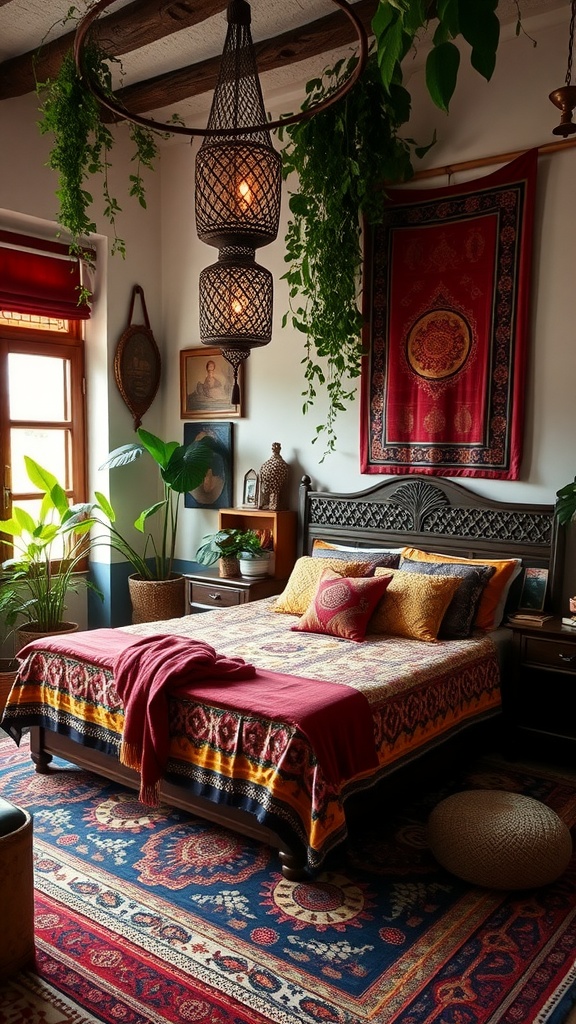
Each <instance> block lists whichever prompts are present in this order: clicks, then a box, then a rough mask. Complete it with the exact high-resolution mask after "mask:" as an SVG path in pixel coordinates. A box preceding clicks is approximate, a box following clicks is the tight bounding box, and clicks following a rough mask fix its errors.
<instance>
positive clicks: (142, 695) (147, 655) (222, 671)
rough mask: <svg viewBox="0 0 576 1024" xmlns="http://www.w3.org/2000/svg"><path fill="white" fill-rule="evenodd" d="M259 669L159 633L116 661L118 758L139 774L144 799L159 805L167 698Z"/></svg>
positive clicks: (165, 748) (165, 753)
mask: <svg viewBox="0 0 576 1024" xmlns="http://www.w3.org/2000/svg"><path fill="white" fill-rule="evenodd" d="M255 675H256V669H255V668H254V666H253V665H249V664H248V663H247V662H245V661H243V660H242V658H227V657H226V656H225V655H222V654H217V653H216V651H215V650H214V648H213V647H211V646H210V644H207V643H204V641H203V640H189V639H187V637H183V636H170V635H162V634H160V635H157V636H152V637H142V638H139V639H138V638H137V639H136V642H135V643H133V644H131V645H130V646H129V647H127V648H126V650H125V651H122V652H121V653H120V654H119V655H118V656H117V657H116V659H115V661H114V683H115V686H116V690H117V691H118V696H119V697H120V700H121V701H122V703H123V704H124V731H123V735H122V746H121V748H120V760H121V762H122V764H125V765H127V767H128V768H135V769H136V771H139V772H140V775H141V781H140V800H141V801H142V803H144V804H149V805H152V806H154V805H155V804H157V803H158V796H159V785H160V778H161V776H162V772H163V770H164V766H165V764H166V761H167V760H168V752H169V749H170V731H169V719H168V698H169V697H175V696H178V694H179V692H180V690H181V689H183V690H184V691H185V692H186V691H187V692H188V693H190V691H191V690H193V688H194V686H195V685H196V684H197V683H198V682H200V681H202V680H206V679H211V680H215V681H217V683H218V684H219V685H223V684H226V683H231V682H233V681H234V680H237V679H252V678H253V677H254V676H255Z"/></svg>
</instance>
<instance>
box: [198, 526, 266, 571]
mask: <svg viewBox="0 0 576 1024" xmlns="http://www.w3.org/2000/svg"><path fill="white" fill-rule="evenodd" d="M269 557H270V552H269V551H266V550H265V549H264V548H263V547H262V544H261V542H260V538H259V536H258V534H257V533H256V531H255V530H240V529H236V528H232V527H230V528H226V529H223V530H218V531H217V532H216V533H208V534H206V536H205V537H203V538H202V543H201V544H200V547H199V548H198V550H197V552H196V555H195V558H196V561H197V562H200V564H201V565H214V563H215V562H219V571H220V575H221V576H228V577H230V576H238V574H239V573H241V574H242V575H243V576H253V575H257V576H265V575H266V574H267V571H268V562H269ZM248 562H250V563H251V564H252V567H257V568H259V567H260V565H261V564H262V563H265V565H266V569H265V571H264V572H262V571H259V572H255V573H254V572H250V571H248V572H245V569H246V568H247V566H248Z"/></svg>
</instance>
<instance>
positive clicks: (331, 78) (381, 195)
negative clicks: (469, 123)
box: [280, 0, 521, 461]
mask: <svg viewBox="0 0 576 1024" xmlns="http://www.w3.org/2000/svg"><path fill="white" fill-rule="evenodd" d="M497 2H498V0H379V4H378V7H377V9H376V13H375V16H374V19H373V22H372V30H373V33H374V36H375V40H376V47H375V50H374V52H373V53H372V54H371V56H370V57H369V60H368V63H367V67H366V69H365V71H364V72H363V74H362V75H361V77H360V79H359V80H358V82H357V83H356V84H355V86H354V87H353V89H351V90H350V92H348V93H347V94H346V96H345V97H344V98H343V99H342V100H340V101H339V102H337V103H335V104H333V105H332V106H331V107H329V108H328V109H327V110H325V111H323V112H322V113H320V114H317V115H315V116H314V117H311V118H310V119H309V120H305V121H303V122H300V123H299V124H296V125H290V126H286V128H284V129H283V130H282V131H281V132H280V137H281V139H282V140H284V139H286V140H287V143H286V146H285V148H284V149H283V153H282V156H283V174H284V177H285V178H288V176H289V175H290V174H292V173H295V174H297V175H298V184H297V190H296V191H295V192H293V193H292V194H291V195H290V200H289V208H290V213H291V220H290V221H289V224H288V230H287V234H286V255H285V259H286V261H287V262H288V263H289V264H290V269H289V270H288V271H287V273H286V274H285V275H284V279H285V280H286V281H287V282H288V285H289V310H288V312H287V313H286V314H285V316H284V319H283V325H285V324H286V323H287V322H288V320H289V319H290V321H291V323H292V326H293V327H294V328H295V329H296V330H297V331H299V332H301V333H302V334H303V335H304V336H305V342H304V353H305V354H304V358H303V359H302V364H303V366H304V377H305V381H306V388H305V390H304V391H303V392H302V396H303V398H304V403H303V412H304V413H306V412H308V411H310V409H311V407H312V406H313V405H314V401H315V399H316V398H317V396H318V391H319V390H320V389H321V388H325V389H326V392H327V394H328V411H327V415H326V419H325V422H323V423H321V424H319V425H318V426H317V427H316V430H315V435H314V437H313V443H314V442H316V441H317V440H318V438H319V437H320V436H322V438H323V440H324V443H325V451H324V455H323V456H322V460H323V459H324V457H325V456H326V455H327V454H329V453H330V452H333V451H334V450H335V448H336V440H337V438H336V432H335V421H336V419H337V416H338V414H339V413H341V412H343V411H344V410H345V408H346V405H347V403H350V402H351V401H352V400H353V399H354V397H355V394H356V387H355V383H354V382H355V380H356V379H357V378H358V376H359V375H360V367H361V358H362V344H361V330H362V317H361V312H360V287H361V286H360V279H361V267H362V251H361V227H360V224H361V218H362V217H364V218H365V219H366V221H367V223H369V224H374V223H378V222H379V221H381V219H382V212H383V208H384V204H385V201H386V194H385V191H384V189H383V188H382V184H383V183H384V182H388V183H390V184H401V183H402V182H406V181H407V180H409V178H411V177H412V176H413V166H412V158H413V156H422V155H423V154H424V153H426V152H427V150H428V149H429V148H430V147H429V145H428V146H425V147H418V146H417V145H416V143H415V142H414V140H412V139H402V138H400V136H399V134H398V132H399V130H400V129H401V127H402V125H404V124H405V123H406V122H407V121H408V119H409V116H410V107H411V97H410V94H409V93H408V91H407V90H406V89H405V88H404V86H403V85H402V79H403V75H402V61H403V60H404V58H405V57H406V55H407V54H409V53H410V52H411V51H413V50H414V48H415V46H416V45H417V42H418V39H419V37H420V36H421V35H422V34H423V32H424V31H425V30H426V29H428V27H429V25H430V22H432V21H434V22H436V27H435V31H434V34H433V37H432V45H431V48H430V52H429V54H428V57H427V60H426V85H427V89H428V91H429V93H430V96H431V98H432V100H433V101H434V103H435V104H436V105H437V106H438V107H439V108H440V109H441V110H444V111H445V112H448V108H449V104H450V100H451V98H452V95H453V92H454V89H455V86H456V80H457V75H458V69H459V65H460V51H459V49H458V47H457V46H456V45H455V43H454V39H456V38H457V37H458V36H461V37H462V38H463V39H464V40H465V42H466V43H468V44H469V46H470V61H471V64H472V67H473V68H475V69H476V70H477V71H478V72H479V73H480V74H481V75H483V77H484V78H486V79H489V78H490V77H491V75H492V72H493V70H494V66H495V62H496V50H497V48H498V42H499V29H500V23H499V21H498V18H497V16H496V14H495V9H496V7H497ZM516 9H517V12H518V19H517V26H516V34H517V35H518V34H519V32H520V29H521V20H520V7H519V0H516ZM353 62H354V58H353V59H352V60H351V61H348V62H347V63H346V62H343V61H340V62H339V63H338V64H336V66H335V67H334V68H332V69H331V70H328V71H326V72H325V73H324V75H323V77H322V78H321V79H314V80H313V81H311V82H309V83H308V85H307V86H306V100H305V103H304V104H303V107H302V109H305V108H307V107H309V106H312V105H314V104H315V103H317V102H319V101H320V100H322V99H324V98H325V97H326V96H327V95H329V94H330V93H332V92H333V91H334V90H335V88H336V87H337V84H338V82H339V81H340V80H341V78H342V77H343V76H347V75H349V74H350V72H351V69H352V64H353ZM433 142H434V139H433V140H432V142H431V143H430V145H432V144H433ZM322 460H321V461H322Z"/></svg>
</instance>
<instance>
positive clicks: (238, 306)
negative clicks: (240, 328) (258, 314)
mask: <svg viewBox="0 0 576 1024" xmlns="http://www.w3.org/2000/svg"><path fill="white" fill-rule="evenodd" d="M231 305H232V312H233V313H234V315H235V316H242V313H243V312H244V303H243V302H242V301H241V300H240V299H238V298H234V299H232V304H231Z"/></svg>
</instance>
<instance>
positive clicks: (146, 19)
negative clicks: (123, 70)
mask: <svg viewBox="0 0 576 1024" xmlns="http://www.w3.org/2000/svg"><path fill="white" fill-rule="evenodd" d="M7 2H9V0H0V5H3V4H4V3H7ZM227 6H228V0H168V2H165V3H159V0H134V2H133V3H131V4H128V5H127V6H126V7H123V8H122V9H121V10H119V11H117V12H116V13H115V14H110V15H108V16H107V17H102V18H98V19H97V20H96V21H95V23H94V25H93V28H92V31H91V36H92V38H95V39H97V40H98V41H99V42H100V43H102V45H103V47H104V49H105V50H106V52H107V53H109V54H110V56H111V57H117V56H119V55H120V54H124V53H130V52H131V51H132V50H137V49H139V48H140V47H142V46H147V45H148V44H149V43H154V42H156V40H158V39H162V38H164V36H168V35H171V34H172V33H173V32H179V31H180V29H184V28H192V27H193V26H194V25H198V24H199V23H200V22H202V21H206V20H207V19H208V18H211V17H213V16H214V15H215V14H220V13H221V12H222V11H225V10H226V7H227ZM74 35H75V33H74V31H72V32H67V33H65V35H62V36H58V38H57V39H53V40H52V41H51V42H49V43H46V45H45V46H42V47H41V48H40V43H39V44H38V48H37V49H36V50H30V51H29V52H28V53H22V54H19V56H17V57H11V58H10V60H6V61H4V62H3V63H1V64H0V99H3V100H6V99H10V98H11V97H13V96H23V95H25V94H26V93H29V92H33V91H34V89H35V88H36V82H37V81H38V82H45V81H46V80H47V79H48V78H51V77H54V75H56V74H57V72H58V69H59V67H60V64H61V62H62V57H63V56H64V54H65V53H66V51H67V50H68V49H70V47H71V46H72V44H73V42H74Z"/></svg>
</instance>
